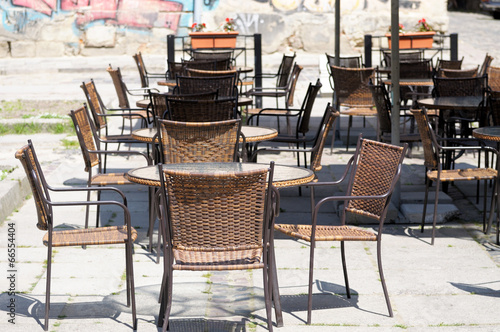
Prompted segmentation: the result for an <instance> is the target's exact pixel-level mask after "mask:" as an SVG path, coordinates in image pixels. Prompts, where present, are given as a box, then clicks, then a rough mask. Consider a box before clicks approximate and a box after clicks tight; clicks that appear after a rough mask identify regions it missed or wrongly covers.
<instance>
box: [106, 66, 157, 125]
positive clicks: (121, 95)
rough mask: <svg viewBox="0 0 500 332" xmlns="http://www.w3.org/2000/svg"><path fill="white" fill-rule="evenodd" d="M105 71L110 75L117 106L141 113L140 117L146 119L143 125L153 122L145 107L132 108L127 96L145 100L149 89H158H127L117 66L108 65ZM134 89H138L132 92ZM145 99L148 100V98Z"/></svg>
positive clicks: (154, 90) (151, 89)
mask: <svg viewBox="0 0 500 332" xmlns="http://www.w3.org/2000/svg"><path fill="white" fill-rule="evenodd" d="M106 71H107V72H108V73H109V75H110V76H111V80H112V81H113V86H114V87H115V91H116V96H117V97H118V107H119V108H121V109H122V110H132V111H133V112H134V113H138V114H141V115H142V117H141V119H143V118H146V119H147V123H146V124H143V125H144V126H146V125H148V124H151V123H152V122H153V116H152V114H151V113H150V112H149V111H148V110H147V109H143V108H137V107H135V108H134V107H132V106H130V102H129V100H128V96H135V97H141V98H142V100H146V99H148V98H149V95H148V94H149V91H153V92H159V90H158V89H154V88H140V89H128V88H127V85H126V84H125V82H124V81H123V77H122V73H121V71H120V68H119V67H118V68H116V69H113V68H112V67H111V65H109V67H108V68H107V69H106ZM134 91H138V93H134ZM147 101H149V99H148V100H147ZM138 102H140V101H138ZM147 104H148V103H147V102H146V105H147ZM131 118H132V119H133V118H136V117H135V116H134V117H131Z"/></svg>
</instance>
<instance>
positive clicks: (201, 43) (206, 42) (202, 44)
mask: <svg viewBox="0 0 500 332" xmlns="http://www.w3.org/2000/svg"><path fill="white" fill-rule="evenodd" d="M238 34H239V32H238V31H229V32H224V31H220V32H190V33H189V36H191V48H193V49H196V48H235V47H236V36H237V35H238Z"/></svg>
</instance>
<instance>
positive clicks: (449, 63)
mask: <svg viewBox="0 0 500 332" xmlns="http://www.w3.org/2000/svg"><path fill="white" fill-rule="evenodd" d="M463 61H464V57H462V59H460V60H444V59H439V58H438V60H437V64H436V69H438V70H439V69H462V62H463Z"/></svg>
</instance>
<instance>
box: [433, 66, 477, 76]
mask: <svg viewBox="0 0 500 332" xmlns="http://www.w3.org/2000/svg"><path fill="white" fill-rule="evenodd" d="M478 71H479V65H478V66H477V67H476V68H471V69H443V68H438V70H437V73H436V75H437V77H447V78H469V77H477V73H478Z"/></svg>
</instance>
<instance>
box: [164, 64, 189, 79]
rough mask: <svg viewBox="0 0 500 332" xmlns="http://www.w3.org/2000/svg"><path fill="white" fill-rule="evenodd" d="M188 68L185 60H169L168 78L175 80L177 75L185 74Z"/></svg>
mask: <svg viewBox="0 0 500 332" xmlns="http://www.w3.org/2000/svg"><path fill="white" fill-rule="evenodd" d="M185 69H186V65H185V64H184V62H172V61H169V62H168V70H167V80H168V79H170V80H175V79H176V78H177V76H178V75H179V76H182V75H184V70H185Z"/></svg>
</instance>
